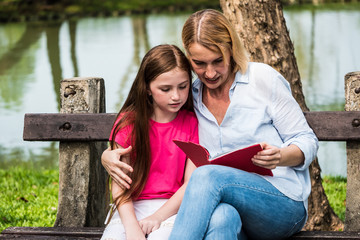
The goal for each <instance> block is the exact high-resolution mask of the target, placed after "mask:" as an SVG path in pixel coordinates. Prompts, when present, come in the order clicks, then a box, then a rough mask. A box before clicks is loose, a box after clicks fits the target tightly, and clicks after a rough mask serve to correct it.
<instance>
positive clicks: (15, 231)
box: [0, 227, 360, 240]
mask: <svg viewBox="0 0 360 240" xmlns="http://www.w3.org/2000/svg"><path fill="white" fill-rule="evenodd" d="M103 231H104V228H103V227H9V228H7V229H5V230H4V231H3V232H2V233H1V234H0V239H9V238H15V239H48V238H51V239H100V238H101V235H102V232H103ZM359 238H360V232H340V231H302V232H300V233H298V234H296V235H294V236H292V237H290V238H289V240H315V239H316V240H329V239H359Z"/></svg>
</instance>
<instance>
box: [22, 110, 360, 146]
mask: <svg viewBox="0 0 360 240" xmlns="http://www.w3.org/2000/svg"><path fill="white" fill-rule="evenodd" d="M304 114H305V117H306V119H307V121H308V123H309V125H310V127H311V128H312V129H313V130H314V132H315V134H316V135H317V137H318V138H319V140H321V141H346V140H360V111H350V112H345V111H324V112H305V113H304ZM115 117H116V114H115V113H96V114H87V113H84V114H82V113H81V114H60V113H53V114H49V113H43V114H25V119H24V134H23V139H24V140H26V141H59V140H61V141H107V140H108V138H109V135H110V131H111V126H112V124H113V122H114V120H115Z"/></svg>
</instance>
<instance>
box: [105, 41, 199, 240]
mask: <svg viewBox="0 0 360 240" xmlns="http://www.w3.org/2000/svg"><path fill="white" fill-rule="evenodd" d="M190 89H191V69H190V65H189V62H188V61H187V59H186V57H185V55H184V54H183V53H182V52H181V50H180V49H179V48H178V47H176V46H174V45H159V46H157V47H154V48H152V49H151V50H150V51H149V52H148V53H147V54H146V55H145V57H144V59H143V60H142V62H141V65H140V69H139V71H138V74H137V76H136V78H135V81H134V83H133V85H132V87H131V89H130V92H129V95H128V97H127V99H126V101H125V103H124V105H123V107H122V108H121V110H120V112H119V114H118V116H117V119H116V121H115V124H114V126H113V130H112V133H111V136H110V143H111V144H110V147H111V149H116V150H113V151H111V152H112V153H113V154H115V155H117V158H118V159H120V162H123V163H124V164H127V166H128V168H127V170H128V172H127V174H128V175H129V177H130V178H131V179H132V182H131V187H130V185H126V186H125V187H122V186H120V185H118V184H117V183H116V182H115V181H112V182H111V193H112V197H113V202H114V204H113V207H112V209H111V211H110V212H111V213H109V216H108V218H110V222H109V224H108V225H107V226H106V228H105V231H104V233H103V236H102V239H145V238H146V236H147V239H157V240H159V239H160V240H161V239H167V238H168V236H169V235H170V232H171V229H172V225H173V222H174V219H175V216H174V215H175V214H176V213H177V211H178V209H179V206H180V203H181V200H182V197H183V194H184V191H185V187H186V184H187V181H188V179H189V178H190V175H191V173H192V171H193V170H194V169H195V166H194V165H193V163H192V162H191V161H190V160H187V159H186V156H185V154H184V153H183V152H182V151H181V150H180V149H179V148H177V146H176V145H175V144H174V143H173V142H172V140H173V139H179V140H185V141H192V142H198V141H199V140H198V130H197V119H196V117H195V114H194V113H193V102H192V95H191V91H190ZM107 170H108V169H107ZM108 171H109V170H108Z"/></svg>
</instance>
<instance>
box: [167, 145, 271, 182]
mask: <svg viewBox="0 0 360 240" xmlns="http://www.w3.org/2000/svg"><path fill="white" fill-rule="evenodd" d="M173 142H174V143H175V144H176V145H177V146H178V147H179V148H180V149H181V150H182V151H183V152H184V153H185V154H186V156H187V157H188V158H190V160H191V161H192V162H193V163H194V164H195V166H197V167H200V166H203V165H207V164H217V165H223V166H228V167H233V168H237V169H241V170H244V171H247V172H254V173H258V174H261V175H268V176H273V174H272V172H271V170H270V169H267V168H263V167H259V166H256V165H254V164H253V162H252V161H251V158H252V157H253V156H254V155H256V154H257V153H258V152H259V151H261V150H262V148H261V145H260V144H255V145H252V146H249V147H245V148H241V149H237V150H234V151H232V152H228V153H224V154H221V155H219V156H215V157H214V158H212V159H209V157H210V154H209V152H208V150H207V149H206V148H204V147H203V146H201V145H199V144H196V143H193V142H184V141H179V140H173Z"/></svg>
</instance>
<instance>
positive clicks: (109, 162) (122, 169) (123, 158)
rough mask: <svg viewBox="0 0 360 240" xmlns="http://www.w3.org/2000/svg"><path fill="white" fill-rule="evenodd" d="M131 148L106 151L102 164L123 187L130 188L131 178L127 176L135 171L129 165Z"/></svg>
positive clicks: (102, 156) (102, 157)
mask: <svg viewBox="0 0 360 240" xmlns="http://www.w3.org/2000/svg"><path fill="white" fill-rule="evenodd" d="M131 150H132V148H131V146H130V147H128V148H117V149H114V150H111V149H110V148H108V149H106V150H105V151H104V152H103V153H102V155H101V163H102V165H103V166H104V168H105V169H106V171H107V172H108V173H109V175H110V176H111V178H112V179H113V180H114V181H115V182H116V183H117V184H118V185H119V186H120V187H121V188H124V189H125V188H127V189H129V188H130V184H131V182H132V181H131V178H130V177H129V176H128V175H127V174H128V173H129V172H132V171H133V168H132V167H131V166H130V165H129V162H130V152H131Z"/></svg>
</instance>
